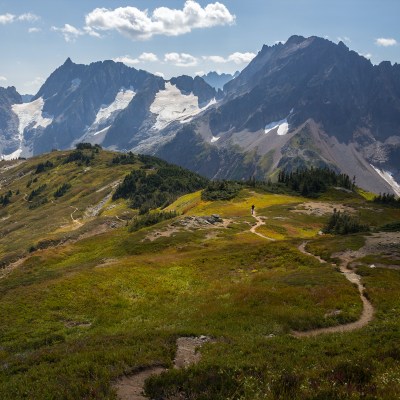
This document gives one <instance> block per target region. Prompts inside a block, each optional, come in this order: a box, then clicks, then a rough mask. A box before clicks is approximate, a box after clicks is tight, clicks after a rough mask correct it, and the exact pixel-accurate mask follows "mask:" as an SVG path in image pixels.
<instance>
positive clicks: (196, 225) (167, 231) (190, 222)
mask: <svg viewBox="0 0 400 400" xmlns="http://www.w3.org/2000/svg"><path fill="white" fill-rule="evenodd" d="M231 223H232V220H231V219H224V220H222V222H216V223H209V222H207V221H206V220H205V219H204V217H196V216H191V217H185V218H184V219H181V220H178V221H175V222H173V223H171V224H169V225H168V226H167V227H166V228H164V229H163V230H159V231H154V232H151V233H149V234H148V235H147V236H146V237H145V238H144V239H143V240H142V241H145V240H150V242H153V241H154V240H157V239H159V238H162V237H171V236H172V235H174V234H175V233H179V232H183V231H193V230H210V231H211V230H216V229H221V228H223V229H226V228H228V226H229V224H231ZM213 237H215V235H207V238H208V239H212V238H213Z"/></svg>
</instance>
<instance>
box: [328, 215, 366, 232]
mask: <svg viewBox="0 0 400 400" xmlns="http://www.w3.org/2000/svg"><path fill="white" fill-rule="evenodd" d="M322 231H323V232H324V233H333V234H335V235H347V234H349V233H357V232H368V231H369V225H367V224H362V223H361V222H360V221H359V220H358V218H355V217H353V216H351V215H349V214H346V213H341V212H340V211H336V210H334V211H333V214H332V216H331V217H330V218H329V221H328V222H327V224H326V225H325V227H324V229H323V230H322Z"/></svg>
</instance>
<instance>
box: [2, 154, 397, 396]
mask: <svg viewBox="0 0 400 400" xmlns="http://www.w3.org/2000/svg"><path fill="white" fill-rule="evenodd" d="M83 152H84V154H85V155H87V156H88V157H92V150H91V149H89V150H84V151H83ZM70 154H71V153H70V152H63V153H59V152H56V153H51V154H47V155H44V156H42V157H39V158H35V159H32V160H28V161H25V162H22V163H19V162H14V163H0V181H1V189H0V193H1V194H6V193H7V192H8V191H9V190H11V191H12V193H13V194H12V196H11V198H10V203H9V204H7V205H6V206H4V207H0V213H1V214H0V218H1V219H2V225H1V226H0V232H1V235H0V236H1V238H0V254H1V259H2V260H3V264H4V266H5V268H4V269H3V270H0V398H1V399H23V398H29V399H53V398H58V399H80V398H85V399H116V398H117V394H116V389H115V387H114V382H115V380H116V379H117V378H118V377H120V376H122V375H124V374H127V375H129V374H130V373H132V372H133V371H136V370H138V369H140V368H143V367H145V366H151V365H164V366H166V367H171V366H172V364H173V359H174V354H175V351H176V339H177V338H178V337H181V336H192V335H193V336H199V335H207V336H211V337H213V338H214V339H215V341H214V342H213V343H209V344H207V345H205V346H204V347H203V348H202V350H201V353H202V359H201V361H200V363H199V364H198V365H196V366H193V367H190V368H188V369H182V370H172V369H170V370H169V371H167V372H165V373H164V374H162V375H160V376H158V377H152V378H150V379H149V380H148V381H147V384H146V390H147V393H148V394H149V395H151V396H152V397H153V398H160V399H161V398H171V399H172V398H186V399H248V400H253V399H296V398H297V399H310V400H311V399H315V400H316V399H346V398H368V399H381V398H382V399H392V398H395V397H396V396H397V393H398V392H399V390H400V370H399V368H398V365H399V362H400V347H399V343H400V322H399V321H398V318H397V316H398V313H399V311H400V301H399V297H398V293H399V290H400V272H399V269H398V268H396V267H399V265H400V262H399V259H400V254H399V248H398V242H396V236H393V235H396V233H394V234H392V233H390V232H389V233H388V232H385V235H388V236H387V237H386V236H385V237H384V238H383V239H384V240H383V239H382V240H380V239H379V243H380V245H379V246H378V245H373V244H371V243H370V241H371V240H372V239H374V235H381V234H380V233H377V232H378V231H379V227H380V226H382V225H384V224H387V223H390V222H393V221H399V220H400V210H399V209H396V208H390V207H385V206H382V205H379V204H375V203H372V202H367V201H366V200H365V199H363V198H362V197H361V196H358V195H356V194H349V193H347V192H344V191H340V190H334V189H332V190H330V191H328V192H326V193H325V194H324V196H322V197H321V198H319V199H317V200H310V199H306V198H303V197H300V196H288V195H278V194H271V193H267V192H264V191H262V190H260V189H251V188H243V189H241V190H240V191H239V192H238V194H237V195H236V196H235V197H234V198H233V199H231V200H219V201H207V200H202V196H201V191H195V192H192V193H188V194H186V195H183V196H181V197H179V198H178V199H177V200H176V201H175V202H173V203H172V204H170V205H169V206H168V207H166V209H165V211H175V212H176V213H177V216H176V217H175V218H173V219H169V220H166V221H163V222H161V223H159V224H156V225H153V226H151V227H148V228H144V229H140V230H138V231H135V232H131V231H130V229H129V226H130V225H131V223H132V222H131V220H132V218H134V217H135V216H136V215H137V214H138V210H137V209H132V208H130V205H131V199H129V198H128V199H121V198H119V199H117V200H115V201H113V200H112V195H113V193H115V190H116V187H117V185H118V184H119V182H122V180H123V179H124V177H125V176H126V175H128V174H130V173H131V172H132V170H141V171H147V172H148V174H153V173H154V168H155V166H154V165H153V166H151V165H150V164H148V163H147V162H143V160H142V161H141V160H140V159H135V160H133V161H132V163H125V162H114V163H113V159H114V158H115V157H116V155H115V154H113V153H109V152H105V151H99V153H94V155H93V157H94V158H90V161H89V164H88V165H86V161H82V160H78V161H77V160H75V161H72V162H68V163H66V162H65V160H66V159H68V158H70ZM73 157H75V156H73ZM85 160H86V159H85ZM47 161H49V163H52V164H53V166H52V167H45V168H44V171H43V172H40V173H38V174H36V173H35V171H36V169H37V166H38V165H39V164H46V162H47ZM48 165H49V164H48ZM10 167H12V168H10ZM41 168H42V167H40V168H39V169H41ZM46 168H48V169H46ZM36 177H37V178H38V179H37V181H36V182H34V180H35V178H36ZM29 182H31V183H30V187H27V185H28V184H29ZM65 183H68V184H70V185H71V187H70V188H67V189H66V190H65V193H64V194H63V195H62V196H60V197H54V193H55V192H56V191H57V189H59V188H60V187H62V185H63V184H65ZM44 185H46V186H45V188H44V189H43V190H42V191H41V192H40V193H39V194H38V195H36V196H34V199H40V198H44V197H45V198H47V200H48V201H47V202H43V204H40V205H38V206H37V207H35V208H30V207H29V206H30V205H31V204H32V203H29V201H27V199H28V197H29V195H30V194H31V192H32V190H37V189H38V188H39V187H41V186H44ZM18 190H19V193H18V194H16V192H17V191H18ZM31 201H34V200H31ZM252 204H254V205H255V207H256V212H257V218H259V217H262V218H263V220H261V222H264V225H259V227H258V228H257V230H256V232H258V233H260V234H262V235H264V237H261V236H257V235H255V234H254V233H252V232H251V228H252V227H253V226H254V225H255V223H256V220H255V219H254V217H252V216H251V215H250V207H251V205H252ZM334 208H337V209H338V210H345V211H346V212H348V213H351V215H354V216H357V218H359V219H360V221H361V222H363V223H369V224H371V227H372V230H373V231H372V233H369V234H356V235H349V236H332V235H322V236H321V235H319V232H320V230H321V229H322V228H323V226H324V224H325V223H326V221H327V220H328V218H329V216H330V215H331V213H332V212H333V209H334ZM212 214H218V215H219V216H220V217H221V218H222V222H216V223H214V222H212V223H210V222H209V220H208V219H207V218H208V217H209V216H211V215H212ZM375 231H376V232H375ZM391 235H392V236H391ZM266 238H267V239H266ZM269 239H275V241H271V240H269ZM50 240H52V241H54V242H49V241H50ZM305 240H307V241H308V244H307V246H306V249H307V251H309V252H310V253H312V254H315V255H319V256H321V257H322V258H324V259H326V260H327V261H328V262H326V263H323V264H322V263H320V262H319V261H318V260H317V259H316V258H314V257H312V256H310V255H307V254H303V253H302V252H300V251H299V249H298V247H299V245H300V244H301V243H303V242H304V241H305ZM374 240H375V239H374ZM45 241H47V242H45ZM60 241H62V242H63V243H61V244H60V243H59V242H60ZM40 243H45V245H43V246H42V247H44V248H43V249H41V250H40V249H39V250H35V249H36V248H38V247H40ZM385 243H386V244H385ZM384 244H385V245H384ZM54 245H57V246H54ZM31 246H34V247H35V249H31V250H35V251H32V252H31V253H29V248H30V247H31ZM374 246H375V247H374ZM363 249H364V250H363ZM346 250H348V251H350V250H351V251H353V252H354V253H352V254H354V257H353V258H351V260H352V261H351V266H352V267H353V268H354V270H355V271H358V273H359V275H361V276H362V280H363V282H364V285H365V287H366V293H367V295H368V298H369V299H370V301H371V302H372V304H373V306H374V308H375V315H374V319H373V320H372V322H371V323H370V324H368V325H367V326H366V327H364V328H362V329H360V330H355V331H353V332H347V333H343V334H339V333H338V334H328V335H320V336H316V337H310V338H304V339H298V338H296V337H294V336H293V335H292V333H293V331H307V330H310V329H314V328H319V327H327V326H335V325H340V324H345V323H347V322H351V321H356V320H357V319H358V318H359V316H360V314H361V311H362V303H361V300H360V295H359V293H358V291H357V289H356V288H355V287H354V286H353V285H352V284H351V283H350V282H349V281H348V280H346V279H345V277H344V276H343V274H341V273H339V272H338V263H339V262H340V254H339V253H340V252H344V251H346ZM338 254H339V255H338ZM346 254H347V253H346ZM20 256H25V258H22V259H21V260H20V261H19V262H18V263H17V264H10V263H9V261H8V260H11V259H13V258H17V257H20ZM372 264H374V266H375V267H376V268H370V266H371V265H372ZM10 265H11V266H12V268H11V269H10ZM7 268H8V269H7ZM1 271H5V272H6V273H3V274H1ZM179 396H180V397H179Z"/></svg>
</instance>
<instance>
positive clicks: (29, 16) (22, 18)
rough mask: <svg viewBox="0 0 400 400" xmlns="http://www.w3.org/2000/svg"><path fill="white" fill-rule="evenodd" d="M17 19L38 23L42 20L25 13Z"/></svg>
mask: <svg viewBox="0 0 400 400" xmlns="http://www.w3.org/2000/svg"><path fill="white" fill-rule="evenodd" d="M17 19H18V21H25V22H36V21H38V20H39V19H40V17H39V16H38V15H35V14H32V13H25V14H21V15H20V16H19V17H18V18H17Z"/></svg>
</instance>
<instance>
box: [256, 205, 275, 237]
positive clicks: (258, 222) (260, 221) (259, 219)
mask: <svg viewBox="0 0 400 400" xmlns="http://www.w3.org/2000/svg"><path fill="white" fill-rule="evenodd" d="M252 216H253V217H254V218H255V220H256V221H257V223H256V224H255V225H254V226H252V227H251V228H250V232H251V233H254V234H255V235H257V236H260V237H262V238H263V239H267V240H270V241H271V242H275V239H273V238H270V237H268V236H265V235H263V234H262V233H259V232H257V231H256V229H257V228H259V227H260V226H261V225H265V222H264V221H263V220H262V218H261V217H257V214H256V212H255V211H254V213H253V214H252Z"/></svg>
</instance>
